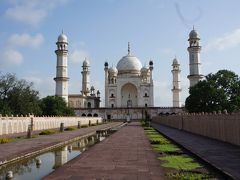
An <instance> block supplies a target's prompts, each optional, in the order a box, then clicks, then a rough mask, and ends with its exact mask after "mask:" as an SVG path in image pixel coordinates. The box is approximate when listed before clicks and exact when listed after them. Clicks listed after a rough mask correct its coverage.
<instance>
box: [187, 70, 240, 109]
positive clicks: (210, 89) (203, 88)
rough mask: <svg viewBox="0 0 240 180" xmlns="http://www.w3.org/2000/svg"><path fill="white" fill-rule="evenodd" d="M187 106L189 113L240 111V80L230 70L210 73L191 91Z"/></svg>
mask: <svg viewBox="0 0 240 180" xmlns="http://www.w3.org/2000/svg"><path fill="white" fill-rule="evenodd" d="M189 94H190V95H189V96H188V98H187V99H186V102H185V106H186V109H187V110H188V111H189V112H213V111H219V110H220V111H223V110H225V109H226V110H227V111H228V112H233V111H238V110H240V79H239V77H238V75H236V74H235V73H234V72H232V71H229V70H220V71H218V72H217V73H215V74H212V73H210V74H209V75H207V76H206V79H205V80H203V81H200V82H198V83H197V84H196V85H195V86H193V87H191V88H190V90H189Z"/></svg>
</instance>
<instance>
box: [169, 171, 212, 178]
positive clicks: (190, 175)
mask: <svg viewBox="0 0 240 180" xmlns="http://www.w3.org/2000/svg"><path fill="white" fill-rule="evenodd" d="M166 176H167V177H169V178H173V179H181V180H200V179H210V178H213V176H212V175H211V174H208V173H203V172H189V171H180V172H177V173H167V174H166Z"/></svg>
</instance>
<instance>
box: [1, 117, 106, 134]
mask: <svg viewBox="0 0 240 180" xmlns="http://www.w3.org/2000/svg"><path fill="white" fill-rule="evenodd" d="M31 121H32V122H33V130H43V129H53V128H60V124H61V123H64V127H68V126H77V125H78V121H80V123H81V125H87V124H89V121H91V123H92V124H95V123H97V122H98V123H102V121H103V119H102V118H101V117H34V116H29V117H0V135H4V134H13V133H20V132H27V130H28V126H29V125H31Z"/></svg>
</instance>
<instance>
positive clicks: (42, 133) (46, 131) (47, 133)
mask: <svg viewBox="0 0 240 180" xmlns="http://www.w3.org/2000/svg"><path fill="white" fill-rule="evenodd" d="M55 133H56V131H55V130H51V129H46V130H43V131H42V132H40V133H39V135H51V134H55Z"/></svg>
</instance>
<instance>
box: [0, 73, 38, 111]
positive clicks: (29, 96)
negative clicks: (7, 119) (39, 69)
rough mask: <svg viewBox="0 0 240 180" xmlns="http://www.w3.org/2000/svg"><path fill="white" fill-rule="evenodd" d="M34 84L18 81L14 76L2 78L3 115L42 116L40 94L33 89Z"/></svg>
mask: <svg viewBox="0 0 240 180" xmlns="http://www.w3.org/2000/svg"><path fill="white" fill-rule="evenodd" d="M32 87H33V83H28V82H27V81H25V80H18V79H17V78H16V76H15V75H14V74H10V73H8V74H5V75H1V76H0V113H1V114H13V115H17V114H22V115H27V114H28V113H34V114H36V115H40V114H41V109H40V107H39V93H38V91H35V90H33V89H32Z"/></svg>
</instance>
